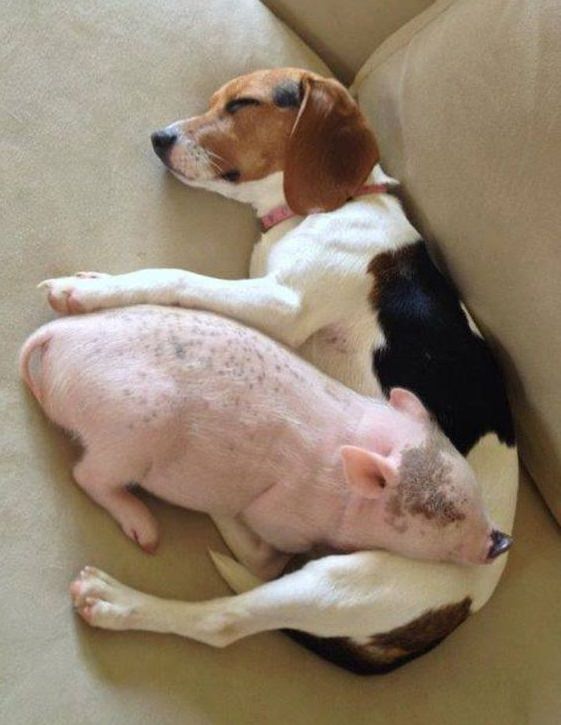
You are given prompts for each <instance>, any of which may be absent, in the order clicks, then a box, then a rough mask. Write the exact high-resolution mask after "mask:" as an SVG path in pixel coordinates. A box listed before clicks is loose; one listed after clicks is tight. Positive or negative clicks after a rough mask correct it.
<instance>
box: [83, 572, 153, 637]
mask: <svg viewBox="0 0 561 725" xmlns="http://www.w3.org/2000/svg"><path fill="white" fill-rule="evenodd" d="M70 596H71V598H72V602H73V604H74V607H75V609H76V611H77V612H78V614H79V615H80V616H81V617H82V619H84V620H85V621H86V622H87V623H88V624H90V625H91V626H92V627H101V628H103V629H117V630H119V629H131V628H134V627H135V625H137V624H138V623H139V621H140V619H141V616H142V605H143V598H146V596H147V595H144V594H142V593H141V592H137V591H135V590H134V589H130V588H129V587H126V586H125V585H124V584H121V583H120V582H118V581H117V580H116V579H113V577H110V576H109V574H106V573H105V572H103V571H100V570H99V569H96V568H95V567H93V566H86V567H84V568H83V569H82V571H81V572H80V574H79V575H78V577H77V578H76V579H75V580H74V581H73V582H72V584H71V585H70Z"/></svg>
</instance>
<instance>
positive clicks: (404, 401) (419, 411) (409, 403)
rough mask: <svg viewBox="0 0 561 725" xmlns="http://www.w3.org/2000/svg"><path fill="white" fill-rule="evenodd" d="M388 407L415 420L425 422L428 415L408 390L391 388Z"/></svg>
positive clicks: (428, 417) (417, 399)
mask: <svg viewBox="0 0 561 725" xmlns="http://www.w3.org/2000/svg"><path fill="white" fill-rule="evenodd" d="M390 405H391V406H392V408H395V409H396V410H401V412H402V413H406V414H408V415H411V416H413V418H417V420H421V421H427V420H429V419H430V415H429V412H428V410H427V409H426V408H425V406H424V405H423V404H422V403H421V401H420V400H419V398H418V397H417V396H416V395H415V393H412V392H411V391H410V390H405V388H392V389H391V390H390Z"/></svg>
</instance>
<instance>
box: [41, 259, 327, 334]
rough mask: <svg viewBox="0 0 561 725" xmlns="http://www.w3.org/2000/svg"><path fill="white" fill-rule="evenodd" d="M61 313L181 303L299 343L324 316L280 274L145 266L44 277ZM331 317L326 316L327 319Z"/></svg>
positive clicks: (56, 308)
mask: <svg viewBox="0 0 561 725" xmlns="http://www.w3.org/2000/svg"><path fill="white" fill-rule="evenodd" d="M39 287H42V288H45V289H47V291H48V299H49V303H50V304H51V306H52V307H53V308H54V309H55V310H56V311H57V312H60V313H63V314H69V313H70V314H76V313H81V312H91V311H93V310H98V309H102V308H108V307H125V306H127V305H135V304H156V305H177V306H179V307H187V308H195V309H203V310H208V311H209V312H216V313H217V314H221V315H225V316H227V317H232V318H234V319H236V320H239V321H240V322H243V323H245V324H246V325H250V326H251V327H255V328H257V329H259V330H261V331H262V332H264V333H266V334H269V335H271V336H272V337H274V338H275V339H277V340H280V341H281V342H284V343H285V344H287V345H290V346H291V347H298V346H299V345H301V344H302V343H303V342H305V341H306V340H307V339H308V337H309V336H310V335H311V334H312V333H313V332H315V331H316V330H318V329H320V327H322V326H323V325H324V324H326V320H324V319H323V318H322V319H319V318H320V317H322V314H323V312H322V310H323V309H324V308H323V307H321V306H311V305H304V300H303V299H302V296H301V294H300V293H299V292H297V291H296V290H295V289H294V288H293V287H292V286H290V285H288V284H283V283H281V282H279V280H278V278H277V277H274V276H272V275H270V276H268V277H259V278H255V279H239V280H227V279H216V278H214V277H205V276H204V275H200V274H195V273H193V272H187V271H184V270H180V269H145V270H140V271H138V272H131V273H129V274H120V275H115V276H109V275H105V276H95V274H94V273H90V275H89V276H85V273H81V276H74V277H60V278H57V279H49V280H45V281H44V282H41V284H40V285H39ZM329 321H330V320H329V319H327V322H329Z"/></svg>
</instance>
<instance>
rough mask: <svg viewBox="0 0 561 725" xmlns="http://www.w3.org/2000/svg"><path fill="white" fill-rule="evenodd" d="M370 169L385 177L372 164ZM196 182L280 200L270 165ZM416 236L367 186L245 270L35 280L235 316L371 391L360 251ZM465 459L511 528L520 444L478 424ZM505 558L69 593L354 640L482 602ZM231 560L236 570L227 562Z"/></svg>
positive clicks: (332, 568) (101, 296)
mask: <svg viewBox="0 0 561 725" xmlns="http://www.w3.org/2000/svg"><path fill="white" fill-rule="evenodd" d="M369 182H375V183H382V182H383V183H395V182H394V180H392V179H389V178H388V177H386V176H385V174H384V172H383V171H382V169H381V167H379V166H377V167H376V168H375V169H374V171H373V173H372V175H371V178H370V179H369ZM189 183H192V182H189ZM196 185H199V186H204V187H205V188H208V189H211V190H214V191H217V192H219V193H221V194H223V195H226V196H229V197H232V198H235V199H238V200H241V201H245V202H249V203H251V204H252V205H253V206H254V208H255V209H256V210H257V213H258V214H259V215H262V214H264V213H265V212H267V211H269V210H270V208H271V207H274V206H277V205H281V204H284V203H285V199H284V194H283V192H282V175H280V174H273V175H272V176H270V177H268V178H266V179H264V180H262V181H259V182H250V183H246V184H237V185H235V184H230V183H228V182H225V181H210V182H209V181H204V182H200V183H197V184H196ZM417 239H419V234H418V233H417V231H416V230H415V229H414V228H413V227H412V226H411V224H410V223H409V222H408V220H407V219H406V217H405V214H404V213H403V210H402V208H401V205H400V203H399V202H398V201H397V200H396V199H395V198H394V197H393V196H391V195H388V194H374V195H370V196H365V197H360V198H358V199H356V200H354V201H351V202H349V203H347V204H345V205H344V206H343V207H341V208H340V209H337V210H336V211H333V212H329V213H325V214H312V215H310V216H308V217H306V218H304V219H303V218H301V217H296V218H292V219H289V220H286V221H284V222H282V223H281V224H279V225H278V226H276V227H274V228H272V229H271V230H270V231H268V232H267V233H266V234H264V235H263V237H262V238H261V240H260V241H259V242H258V243H257V245H256V247H255V250H254V253H253V256H252V260H251V268H250V276H251V278H250V279H246V280H219V279H215V278H211V277H204V276H201V275H197V274H193V273H192V272H187V271H182V270H144V271H139V272H133V273H132V274H127V275H120V276H116V277H109V278H103V279H77V278H75V277H69V278H63V279H58V280H48V281H47V282H46V283H44V284H45V285H46V286H47V287H48V288H49V294H50V298H51V302H52V304H53V306H54V307H55V308H56V309H58V310H60V311H86V310H90V309H98V308H101V307H114V306H120V305H128V304H135V303H157V304H180V305H183V306H188V307H201V308H205V309H208V310H211V311H214V312H217V313H221V314H224V315H228V316H232V317H235V318H237V319H238V320H240V321H242V322H244V323H246V324H248V325H252V326H254V327H257V328H259V329H260V330H262V331H263V332H266V333H267V334H269V335H271V336H272V337H274V338H276V339H278V340H280V341H282V342H284V343H285V344H287V345H290V346H292V347H295V348H297V349H298V351H299V352H300V353H301V354H302V355H303V356H304V357H305V358H306V359H308V360H309V361H311V362H312V363H314V364H315V365H316V366H317V367H319V368H321V369H322V370H324V371H325V372H327V373H328V374H330V375H331V376H333V377H334V378H337V379H339V380H341V381H342V382H344V383H345V384H346V385H348V386H350V387H352V388H354V389H356V390H358V391H360V392H361V393H364V394H376V393H379V386H378V384H377V382H376V380H375V378H374V376H373V374H372V370H371V350H372V348H373V346H378V345H380V344H382V343H383V337H382V332H381V330H379V329H377V326H376V320H375V315H374V313H373V311H372V308H371V306H370V305H369V302H368V294H369V292H370V289H371V285H372V279H371V278H370V276H369V275H368V274H367V273H366V270H367V265H368V263H369V261H370V260H371V259H372V257H374V256H375V255H376V254H377V253H379V252H381V251H384V250H391V249H397V248H399V247H401V246H402V245H405V244H409V243H411V242H414V241H416V240H417ZM470 324H472V323H471V320H470ZM373 331H374V334H373ZM469 460H470V462H471V463H472V465H473V466H474V468H475V470H476V472H477V474H478V479H479V481H480V482H481V484H482V488H483V493H484V499H485V503H486V505H487V506H488V508H489V512H490V514H491V516H492V518H493V519H494V520H495V521H496V523H497V524H498V525H499V527H500V528H501V529H503V530H506V531H509V530H510V528H511V526H512V521H513V515H514V506H515V501H516V488H517V479H518V468H517V458H516V452H515V451H514V450H513V449H507V448H506V447H505V446H502V445H501V444H500V443H499V442H498V440H497V438H496V436H495V435H488V436H486V437H485V438H484V439H483V440H482V441H480V443H479V444H478V445H477V446H476V447H475V449H474V450H473V451H472V452H471V453H470V456H469ZM505 563H506V557H504V556H503V557H500V558H499V559H498V560H497V561H496V562H495V563H494V564H492V565H490V566H488V567H467V566H458V565H452V564H436V563H427V562H420V561H413V560H410V559H405V558H402V557H400V556H396V555H394V554H390V553H387V552H369V553H357V554H352V555H347V556H336V557H327V558H323V559H320V560H317V561H314V562H311V563H309V564H307V565H306V566H305V567H304V568H303V569H301V570H299V571H297V572H295V573H293V574H289V575H287V576H284V577H282V578H280V579H278V580H276V581H273V582H269V583H267V584H264V585H262V586H255V587H254V588H253V589H251V591H247V592H246V593H244V594H242V595H240V596H238V597H233V598H226V599H219V600H215V601H211V602H204V603H197V604H193V603H181V602H169V601H165V600H161V599H156V598H154V597H149V596H148V595H144V594H140V593H138V592H135V591H134V590H131V589H128V588H126V587H123V585H120V584H119V583H118V582H115V581H114V580H111V579H109V578H108V577H106V575H104V574H102V573H99V572H94V573H92V572H91V571H90V572H83V573H82V575H81V577H80V579H79V580H77V582H75V585H74V586H75V594H74V600H75V603H76V605H77V606H78V608H79V610H80V612H81V613H82V614H83V616H84V617H85V618H86V619H87V620H88V621H89V622H90V623H92V624H94V625H96V626H101V627H107V628H112V629H127V628H136V629H149V630H153V631H166V632H175V633H177V634H180V635H183V636H188V637H192V638H194V639H197V640H199V641H203V642H207V643H208V644H212V645H214V646H223V645H225V644H228V643H230V642H233V641H235V640H237V639H239V638H241V637H245V636H247V635H249V634H253V633H255V632H260V631H265V630H271V629H277V628H282V627H288V628H293V629H299V630H304V631H307V632H310V633H312V634H316V635H323V636H351V637H354V638H357V640H358V641H362V640H363V638H365V637H369V636H371V635H375V634H377V633H383V632H386V631H388V630H391V629H393V628H395V627H398V626H401V625H404V624H406V623H408V622H410V621H411V620H413V619H415V618H416V617H419V616H420V615H421V614H423V613H424V612H426V611H427V610H430V609H434V608H438V607H440V606H443V605H447V604H451V603H456V602H460V601H462V600H463V599H464V598H465V597H468V596H469V597H471V598H472V600H473V606H472V609H473V610H476V609H478V608H479V607H481V606H482V605H483V604H484V603H485V602H486V601H487V599H488V598H489V597H490V596H491V594H492V592H493V590H494V588H495V586H496V584H497V582H498V580H499V578H500V576H501V573H502V571H503V568H504V565H505ZM222 564H223V566H220V569H221V571H222V573H223V574H224V575H225V578H226V579H227V580H229V581H230V582H231V584H232V585H233V586H234V588H236V589H238V590H240V591H241V590H244V589H245V588H249V586H253V585H255V581H254V580H251V584H250V585H248V583H247V577H246V578H245V579H244V577H243V575H240V571H241V570H240V568H239V565H231V566H230V565H225V564H224V560H222ZM232 570H234V571H235V575H233V576H229V572H231V571H232ZM100 582H101V583H100ZM104 582H105V583H104ZM107 582H109V583H107ZM88 602H89V603H88Z"/></svg>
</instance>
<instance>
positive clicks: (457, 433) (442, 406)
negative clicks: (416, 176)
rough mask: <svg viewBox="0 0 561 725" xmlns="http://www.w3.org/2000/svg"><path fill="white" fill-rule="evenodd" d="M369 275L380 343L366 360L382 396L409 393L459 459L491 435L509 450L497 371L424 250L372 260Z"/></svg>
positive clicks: (508, 422)
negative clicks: (398, 391) (402, 390)
mask: <svg viewBox="0 0 561 725" xmlns="http://www.w3.org/2000/svg"><path fill="white" fill-rule="evenodd" d="M368 271H369V272H370V273H371V274H372V275H373V276H374V287H373V289H372V293H371V296H370V299H371V303H372V306H373V307H374V309H375V311H376V313H377V315H378V323H379V325H380V327H381V329H382V331H383V333H384V336H385V339H386V342H385V345H384V346H383V347H381V348H379V349H377V350H375V351H374V355H373V368H374V373H375V375H376V376H377V377H378V379H379V381H380V384H381V386H382V389H383V391H384V393H385V394H388V393H389V391H390V389H391V388H393V387H403V388H407V389H409V390H412V391H413V392H414V393H415V394H416V395H418V396H419V398H420V399H421V400H422V401H423V403H424V404H425V406H426V407H427V408H428V409H429V410H430V411H431V412H432V414H433V415H434V416H435V418H436V419H437V421H438V423H439V425H440V426H441V428H442V430H443V431H444V432H445V433H446V435H447V436H448V438H450V440H451V441H452V443H453V444H454V445H455V446H456V448H457V449H458V450H459V451H460V452H461V453H462V454H464V455H465V454H467V453H468V452H469V451H470V450H471V448H472V447H473V446H474V445H475V444H476V443H477V441H478V440H479V439H480V438H481V437H482V436H484V435H485V434H486V433H490V432H494V433H496V434H497V436H498V438H499V439H500V440H501V441H502V442H504V443H506V444H507V445H509V446H512V445H514V427H513V423H512V417H511V414H510V409H509V405H508V401H507V397H506V392H505V388H504V384H503V380H502V376H501V373H500V371H499V368H498V366H497V364H496V362H495V360H494V359H493V356H492V355H491V351H490V350H489V347H488V345H487V343H486V342H485V341H484V340H483V339H482V338H481V337H479V335H477V334H475V333H474V332H472V330H471V329H470V327H469V324H468V321H467V318H466V315H465V314H464V311H463V310H462V308H461V306H460V302H459V299H458V295H457V293H456V290H455V289H454V287H453V286H452V284H450V282H448V280H446V279H445V277H444V276H443V275H442V274H441V273H440V272H439V271H438V269H437V268H436V267H435V265H434V263H433V262H432V260H431V259H430V257H429V255H428V252H427V249H426V246H425V243H424V242H423V241H422V240H420V241H418V242H416V243H414V244H409V245H407V246H405V247H402V248H401V249H399V250H397V251H394V252H383V253H382V254H378V255H377V256H376V257H374V259H373V260H372V261H371V262H370V265H369V267H368Z"/></svg>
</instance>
